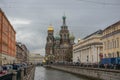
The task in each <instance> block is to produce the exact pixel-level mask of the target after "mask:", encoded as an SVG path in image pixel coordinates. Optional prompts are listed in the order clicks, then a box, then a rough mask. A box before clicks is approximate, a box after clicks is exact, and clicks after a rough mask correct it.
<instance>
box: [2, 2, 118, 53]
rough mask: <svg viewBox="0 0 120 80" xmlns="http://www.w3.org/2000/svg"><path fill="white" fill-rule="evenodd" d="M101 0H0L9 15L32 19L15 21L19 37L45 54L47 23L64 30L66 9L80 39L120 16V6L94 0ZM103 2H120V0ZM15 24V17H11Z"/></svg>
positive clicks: (72, 27)
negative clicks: (24, 22) (21, 22)
mask: <svg viewBox="0 0 120 80" xmlns="http://www.w3.org/2000/svg"><path fill="white" fill-rule="evenodd" d="M89 1H95V2H98V0H85V1H83V0H82V1H79V0H17V1H16V0H0V7H1V8H2V9H3V11H4V12H5V14H6V16H7V18H8V19H9V20H10V19H11V18H15V19H16V20H17V19H26V20H30V21H31V23H30V24H27V25H24V24H21V25H20V24H16V25H13V26H14V28H15V30H16V32H17V41H21V42H23V43H25V44H26V45H27V47H28V49H29V50H30V51H31V52H38V53H41V54H44V51H45V50H44V48H45V43H46V36H47V27H48V26H49V24H52V25H53V26H54V29H55V33H56V32H57V31H59V30H60V26H61V25H62V16H63V14H64V12H65V15H66V17H67V25H68V28H69V30H70V32H73V33H74V35H75V37H76V41H77V39H78V38H83V37H85V36H87V35H89V34H90V33H92V32H95V31H96V30H98V29H104V28H105V27H107V26H109V25H111V24H113V23H115V22H117V21H118V20H120V14H119V13H120V6H119V5H108V4H101V3H100V4H99V3H92V2H89ZM100 2H105V3H108V2H109V3H114V4H116V3H117V4H120V0H103V1H100ZM10 22H11V24H13V23H12V20H10Z"/></svg>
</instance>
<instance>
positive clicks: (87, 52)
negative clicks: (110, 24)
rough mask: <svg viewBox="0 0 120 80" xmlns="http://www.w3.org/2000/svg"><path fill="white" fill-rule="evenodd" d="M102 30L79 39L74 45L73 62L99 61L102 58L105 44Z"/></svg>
mask: <svg viewBox="0 0 120 80" xmlns="http://www.w3.org/2000/svg"><path fill="white" fill-rule="evenodd" d="M101 37H102V30H98V31H96V32H94V33H93V34H90V35H88V36H87V37H85V38H84V39H82V40H80V39H79V40H78V43H76V44H75V45H74V46H73V62H81V63H98V62H99V61H100V59H101V56H100V55H101V54H102V53H103V52H102V49H103V44H102V41H101Z"/></svg>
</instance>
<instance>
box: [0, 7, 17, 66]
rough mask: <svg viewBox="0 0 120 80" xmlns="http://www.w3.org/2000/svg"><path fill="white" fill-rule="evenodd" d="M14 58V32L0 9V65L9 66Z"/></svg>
mask: <svg viewBox="0 0 120 80" xmlns="http://www.w3.org/2000/svg"><path fill="white" fill-rule="evenodd" d="M15 57H16V32H15V30H14V28H13V26H12V25H11V24H10V22H9V21H8V19H7V17H6V15H5V14H4V12H3V11H2V10H1V9H0V65H2V64H10V63H13V62H14V61H15Z"/></svg>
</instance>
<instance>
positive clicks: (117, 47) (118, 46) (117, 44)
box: [117, 38, 119, 48]
mask: <svg viewBox="0 0 120 80" xmlns="http://www.w3.org/2000/svg"><path fill="white" fill-rule="evenodd" d="M117 48H119V38H117Z"/></svg>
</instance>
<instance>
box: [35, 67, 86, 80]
mask: <svg viewBox="0 0 120 80" xmlns="http://www.w3.org/2000/svg"><path fill="white" fill-rule="evenodd" d="M34 80H88V79H83V78H80V77H79V76H75V75H73V74H69V73H66V72H62V71H58V70H54V69H50V68H44V67H36V71H35V79H34Z"/></svg>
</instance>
